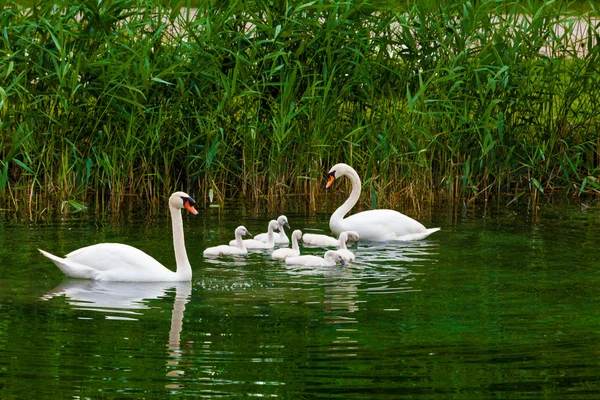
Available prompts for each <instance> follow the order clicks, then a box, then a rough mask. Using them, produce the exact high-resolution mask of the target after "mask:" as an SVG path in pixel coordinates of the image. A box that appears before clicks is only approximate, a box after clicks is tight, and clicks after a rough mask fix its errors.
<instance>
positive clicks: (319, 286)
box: [0, 201, 600, 399]
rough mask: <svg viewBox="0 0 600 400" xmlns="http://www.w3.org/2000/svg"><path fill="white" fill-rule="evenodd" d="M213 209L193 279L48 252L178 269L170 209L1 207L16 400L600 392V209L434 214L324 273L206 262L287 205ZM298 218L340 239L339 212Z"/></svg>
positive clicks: (258, 263) (193, 238) (3, 393)
mask: <svg viewBox="0 0 600 400" xmlns="http://www.w3.org/2000/svg"><path fill="white" fill-rule="evenodd" d="M588 206H589V207H588ZM199 211H200V212H201V213H200V215H199V216H197V217H194V216H191V215H185V216H184V225H185V233H186V243H187V250H188V255H189V257H190V260H191V263H192V267H193V271H194V277H193V280H192V282H191V283H188V284H174V283H165V284H162V283H155V284H131V283H95V282H90V281H83V280H79V281H78V280H69V279H65V278H64V276H63V275H62V273H61V272H60V271H59V270H58V269H57V268H56V267H55V266H54V264H52V263H51V262H50V261H49V260H47V259H46V258H44V257H43V256H42V255H41V254H40V253H38V251H37V248H38V247H41V248H43V249H45V250H47V251H50V252H52V253H54V254H57V255H64V254H66V253H68V252H70V251H72V250H74V249H76V248H79V247H83V246H86V245H90V244H94V243H98V242H110V241H117V242H122V243H127V244H130V245H133V246H136V247H138V248H140V249H143V250H144V251H146V252H147V253H149V254H150V255H152V256H153V257H155V258H156V259H158V260H159V261H161V262H162V263H163V264H164V265H166V266H168V267H170V268H173V267H174V264H175V263H174V256H173V250H172V239H171V228H170V220H169V218H168V215H167V213H165V214H164V215H159V216H156V217H152V218H151V217H147V216H145V215H142V214H135V213H128V214H126V215H122V216H119V217H118V218H114V217H110V216H108V215H95V214H94V213H88V214H87V215H83V214H79V215H77V214H73V215H69V216H65V217H62V218H55V219H45V220H43V219H37V220H35V219H34V220H30V219H29V218H27V217H25V216H22V215H17V216H15V215H13V214H6V213H5V214H0V217H1V220H0V221H1V222H0V398H1V399H25V398H31V399H59V398H60V399H84V398H91V399H98V398H146V399H148V398H157V399H162V398H184V397H189V398H232V397H254V396H256V397H271V398H272V397H279V398H285V399H298V398H300V399H302V398H306V399H309V398H310V399H313V398H338V399H358V398H360V399H380V398H381V399H382V398H389V399H398V398H427V399H449V398H453V399H466V398H469V399H472V398H501V399H525V398H527V399H531V398H561V399H565V398H577V399H597V398H600V347H599V343H600V290H599V288H600V257H599V256H598V239H599V238H600V228H599V227H600V205H598V204H597V203H596V202H593V201H592V202H589V203H587V205H586V206H581V205H569V204H560V205H552V204H543V205H541V209H540V211H539V212H538V213H537V215H532V214H531V213H530V212H528V210H527V209H525V208H523V209H521V208H515V207H505V206H491V205H489V206H487V207H473V208H463V207H460V206H459V207H455V208H444V207H439V208H434V209H433V210H431V211H430V212H429V211H428V212H427V213H425V214H424V215H422V216H421V217H419V219H420V220H421V222H423V223H424V224H425V225H426V226H427V227H434V226H440V227H441V228H442V230H441V231H440V232H438V233H435V234H433V235H432V236H430V237H429V238H428V239H426V240H423V241H420V242H414V243H395V244H387V245H383V244H368V243H360V242H359V243H358V246H356V247H353V248H352V249H353V251H354V252H355V253H356V256H357V261H356V262H355V263H354V264H350V265H348V266H346V267H341V266H337V267H333V268H327V269H308V270H307V269H297V268H296V269H294V268H288V267H286V266H285V265H284V264H283V263H281V262H276V261H272V260H271V259H270V257H269V255H268V253H252V254H250V255H248V256H246V257H242V258H237V259H232V258H228V259H219V260H215V259H209V260H207V259H204V257H203V255H202V251H203V250H204V249H205V248H206V247H208V246H212V245H216V244H222V243H226V242H228V241H229V240H230V239H232V238H233V230H234V229H235V227H236V226H237V225H239V224H241V223H243V224H244V225H245V226H246V227H247V228H248V229H249V230H250V231H251V232H252V233H254V234H257V233H261V232H265V231H266V226H267V222H268V220H269V219H272V218H275V217H276V216H277V215H267V214H264V215H254V214H253V213H251V212H247V211H246V212H245V211H242V210H240V209H235V208H231V209H217V208H207V209H204V210H199ZM286 215H287V216H288V219H289V221H290V225H291V227H292V229H302V230H303V231H304V232H309V231H313V232H319V231H322V232H324V233H329V232H328V224H327V222H328V216H329V212H322V213H317V214H316V215H314V214H313V215H308V214H307V213H304V212H302V211H298V210H294V211H293V212H286ZM411 216H412V214H411ZM290 233H291V232H288V235H289V234H290ZM302 250H303V253H304V254H322V253H323V251H324V249H319V248H303V249H302Z"/></svg>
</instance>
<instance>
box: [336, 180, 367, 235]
mask: <svg viewBox="0 0 600 400" xmlns="http://www.w3.org/2000/svg"><path fill="white" fill-rule="evenodd" d="M343 175H346V176H347V177H348V178H349V179H350V183H351V184H352V191H351V192H350V196H348V198H347V199H346V201H345V202H344V204H342V205H341V206H340V207H339V208H338V209H337V210H335V212H334V213H333V214H331V218H330V219H329V225H330V226H338V225H339V223H341V222H342V220H343V219H344V215H346V214H348V212H349V211H350V210H351V209H352V207H354V205H355V204H356V202H358V199H359V198H360V190H361V189H360V187H361V183H360V178H359V177H358V174H357V173H356V172H355V171H354V170H352V171H343V172H342V174H340V177H341V176H343ZM332 229H333V228H332ZM342 230H343V229H341V227H340V228H339V231H342ZM334 232H335V230H334Z"/></svg>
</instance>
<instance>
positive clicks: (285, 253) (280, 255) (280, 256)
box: [271, 229, 302, 260]
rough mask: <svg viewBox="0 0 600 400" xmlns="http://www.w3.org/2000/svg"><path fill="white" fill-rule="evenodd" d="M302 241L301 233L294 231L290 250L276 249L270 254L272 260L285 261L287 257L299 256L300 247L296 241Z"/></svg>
mask: <svg viewBox="0 0 600 400" xmlns="http://www.w3.org/2000/svg"><path fill="white" fill-rule="evenodd" d="M300 240H302V231H300V230H298V229H296V230H295V231H294V232H292V248H291V249H290V248H287V247H285V248H282V249H277V250H275V251H274V252H273V254H271V258H272V259H273V260H285V259H286V258H288V257H298V256H299V255H300V247H298V241H300Z"/></svg>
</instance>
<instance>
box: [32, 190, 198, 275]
mask: <svg viewBox="0 0 600 400" xmlns="http://www.w3.org/2000/svg"><path fill="white" fill-rule="evenodd" d="M194 204H195V202H194V200H193V199H192V198H191V197H190V196H189V195H187V194H186V193H184V192H175V193H173V194H172V195H171V197H170V198H169V210H170V211H171V220H172V225H173V244H174V247H175V262H176V265H177V271H176V272H173V271H171V270H169V269H167V268H165V267H164V266H163V265H162V264H161V263H159V262H158V261H156V260H155V259H154V258H152V257H151V256H149V255H148V254H146V253H144V252H143V251H141V250H138V249H136V248H135V247H132V246H128V245H126V244H120V243H100V244H95V245H93V246H88V247H83V248H81V249H79V250H75V251H73V252H71V253H69V254H67V256H66V257H65V258H60V257H57V256H55V255H52V254H50V253H48V252H46V251H44V250H42V249H38V250H40V252H41V253H42V254H43V255H45V256H46V257H48V258H49V259H50V260H52V262H53V263H54V264H56V266H57V267H58V268H60V270H61V271H62V272H63V273H64V274H65V275H67V276H68V277H71V278H82V279H94V280H98V281H120V282H167V281H171V282H175V281H190V280H191V279H192V267H191V266H190V262H189V260H188V257H187V253H186V251H185V242H184V239H183V221H182V219H181V211H180V210H181V209H182V208H184V207H185V208H186V209H187V210H188V211H189V212H190V213H192V214H194V215H196V214H198V211H196V209H195V208H194Z"/></svg>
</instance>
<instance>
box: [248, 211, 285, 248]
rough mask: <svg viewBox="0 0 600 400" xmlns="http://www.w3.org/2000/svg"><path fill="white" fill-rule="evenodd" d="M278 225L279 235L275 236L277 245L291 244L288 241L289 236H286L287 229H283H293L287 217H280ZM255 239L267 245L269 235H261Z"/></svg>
mask: <svg viewBox="0 0 600 400" xmlns="http://www.w3.org/2000/svg"><path fill="white" fill-rule="evenodd" d="M277 223H278V224H279V234H278V235H276V236H275V239H274V241H275V244H289V243H290V239H288V237H287V235H286V234H285V229H283V228H284V227H285V228H288V229H291V228H290V224H288V219H287V217H286V216H285V215H280V216H279V217H277ZM254 239H256V240H260V241H261V242H265V243H267V241H268V240H269V234H268V233H260V234H258V235H256V236H254Z"/></svg>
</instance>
